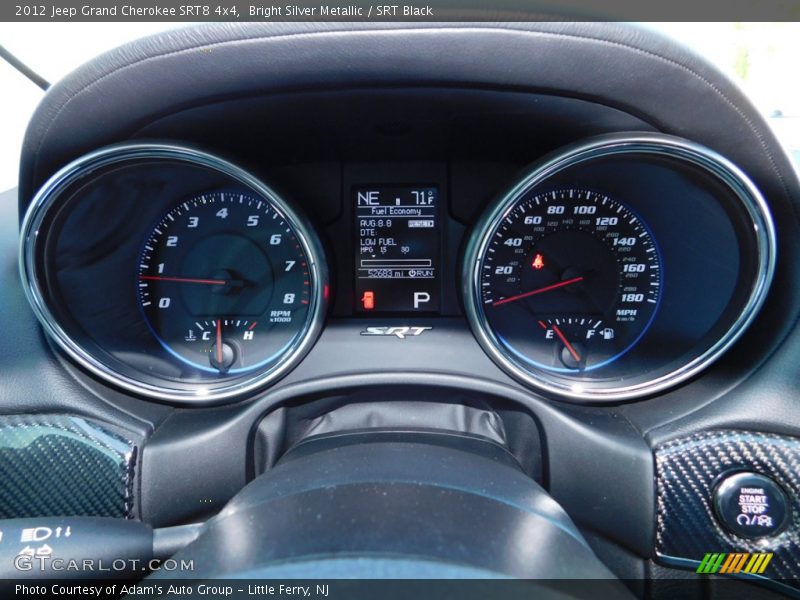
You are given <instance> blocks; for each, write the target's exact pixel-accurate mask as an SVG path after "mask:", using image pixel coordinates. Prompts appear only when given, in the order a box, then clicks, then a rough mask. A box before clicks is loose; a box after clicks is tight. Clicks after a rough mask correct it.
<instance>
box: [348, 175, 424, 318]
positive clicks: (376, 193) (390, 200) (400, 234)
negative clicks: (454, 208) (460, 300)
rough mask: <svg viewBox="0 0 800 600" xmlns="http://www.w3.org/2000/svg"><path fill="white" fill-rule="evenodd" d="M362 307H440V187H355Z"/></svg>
mask: <svg viewBox="0 0 800 600" xmlns="http://www.w3.org/2000/svg"><path fill="white" fill-rule="evenodd" d="M353 202H354V205H355V211H354V213H355V221H356V222H355V227H356V244H355V253H356V256H355V261H356V265H355V266H356V269H355V277H356V284H355V292H356V307H357V310H358V312H360V313H370V312H376V313H377V312H436V311H438V310H439V289H440V284H439V254H440V248H439V243H440V241H439V240H440V231H439V190H438V188H436V187H429V186H402V187H401V186H376V187H357V188H354V189H353Z"/></svg>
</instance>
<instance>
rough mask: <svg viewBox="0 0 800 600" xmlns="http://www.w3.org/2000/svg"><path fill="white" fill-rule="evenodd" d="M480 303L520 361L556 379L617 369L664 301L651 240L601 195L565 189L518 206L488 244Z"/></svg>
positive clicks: (615, 203)
mask: <svg viewBox="0 0 800 600" xmlns="http://www.w3.org/2000/svg"><path fill="white" fill-rule="evenodd" d="M487 249H488V251H487V253H486V255H485V259H484V261H483V265H482V268H481V296H482V300H483V304H484V306H485V311H486V319H487V321H488V323H489V326H490V327H492V329H493V330H494V331H495V333H496V335H497V337H498V339H499V340H500V342H501V343H502V344H503V345H504V346H505V347H506V348H507V350H508V351H509V352H511V353H513V354H514V355H516V356H518V357H519V359H520V360H522V361H524V362H525V363H528V364H530V365H532V366H535V367H540V368H543V369H547V370H551V371H561V372H570V371H574V372H580V371H589V370H593V369H598V368H601V367H604V366H606V365H609V364H610V363H612V362H613V361H615V360H616V359H618V358H619V357H620V356H622V355H623V354H624V353H625V352H627V351H628V350H630V349H631V348H632V347H633V346H634V345H635V344H636V343H637V342H638V341H639V339H640V338H641V337H642V336H643V335H644V334H645V333H646V331H647V328H648V327H649V325H650V323H651V322H652V320H653V317H654V316H655V313H656V310H657V308H658V303H659V299H660V297H661V281H662V278H661V268H662V267H661V260H660V256H659V252H658V247H657V245H656V242H655V240H654V239H653V236H652V234H651V233H650V231H649V230H648V228H647V227H646V225H645V224H644V223H642V221H641V219H639V218H638V217H637V216H636V215H635V214H634V213H633V212H632V211H631V210H630V209H629V208H628V207H626V206H625V205H624V204H622V203H621V202H619V201H618V200H616V199H613V198H611V197H609V196H608V195H606V194H603V193H601V192H597V191H590V190H585V189H577V188H561V189H556V190H550V191H547V192H544V193H539V194H535V195H533V196H531V197H529V198H526V199H525V200H524V201H522V202H520V203H519V204H516V205H515V206H514V207H513V208H512V209H511V210H510V211H509V212H508V214H507V215H506V216H505V218H504V219H503V220H502V221H501V222H500V224H499V225H498V227H497V228H496V230H495V231H494V232H493V234H492V237H491V240H490V241H489V244H488V247H487Z"/></svg>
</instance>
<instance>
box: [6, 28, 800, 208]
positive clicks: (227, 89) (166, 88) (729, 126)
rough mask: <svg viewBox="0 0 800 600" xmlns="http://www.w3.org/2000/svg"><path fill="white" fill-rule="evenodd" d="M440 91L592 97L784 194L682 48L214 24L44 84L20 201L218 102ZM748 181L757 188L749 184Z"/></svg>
mask: <svg viewBox="0 0 800 600" xmlns="http://www.w3.org/2000/svg"><path fill="white" fill-rule="evenodd" d="M359 85H362V86H363V85H374V86H393V85H449V86H453V85H455V86H471V87H476V86H486V87H495V88H504V87H505V88H514V89H531V90H539V91H551V92H554V93H559V94H564V95H571V96H576V97H583V98H588V99H593V100H595V101H598V102H601V103H605V104H608V105H611V106H614V107H617V108H620V109H623V110H627V111H629V112H632V113H635V114H637V115H639V116H640V117H643V118H645V120H648V121H650V122H652V123H654V124H656V125H657V126H658V127H659V128H661V129H662V130H664V131H666V132H669V133H673V134H677V135H684V136H687V137H690V138H692V139H694V140H696V141H699V142H701V143H704V144H706V145H709V146H711V147H712V148H714V149H715V150H717V151H719V152H721V153H723V154H725V155H727V156H728V157H729V158H731V159H732V160H734V162H737V163H739V165H740V166H742V167H743V168H744V169H745V170H746V171H747V172H748V173H749V174H750V175H751V177H753V178H755V179H756V180H757V183H761V184H765V183H768V182H769V180H770V179H771V178H775V179H776V180H777V181H779V182H780V184H781V192H782V193H784V194H787V195H788V194H790V193H791V192H792V190H793V185H792V183H789V182H790V181H791V182H794V181H795V176H794V173H793V171H792V169H791V166H790V164H789V163H788V161H787V158H786V156H785V155H784V153H783V151H782V150H781V148H780V146H779V144H778V143H777V142H776V140H775V138H774V136H773V135H772V133H771V132H770V131H769V128H768V126H767V125H766V124H765V122H764V121H763V119H762V118H761V117H760V116H759V114H758V112H757V111H756V110H755V109H754V108H753V106H752V105H751V104H750V102H749V100H747V99H746V98H745V96H744V95H743V94H742V93H741V91H740V90H739V89H738V88H737V87H736V86H735V85H733V84H732V83H731V82H729V81H728V80H727V79H726V78H725V77H724V76H722V75H721V74H720V73H719V72H718V71H716V70H715V69H714V68H713V67H711V66H709V65H708V64H707V63H705V62H704V61H703V60H702V59H700V58H699V57H697V56H695V55H694V54H692V53H691V52H690V51H688V50H687V49H685V48H683V47H681V46H679V45H677V44H675V43H674V42H672V41H670V40H669V39H667V38H665V37H663V36H661V35H660V34H656V33H654V32H651V31H649V30H647V29H645V28H642V27H636V26H631V25H627V24H609V23H570V22H563V23H512V24H495V23H472V24H469V23H448V24H436V23H430V24H419V23H415V24H400V25H398V24H389V23H385V24H384V23H382V24H372V23H367V24H365V23H350V24H348V23H241V24H231V23H216V24H206V25H200V26H192V27H188V28H185V29H179V30H175V31H171V32H167V33H163V34H159V35H156V36H152V37H149V38H145V39H143V40H140V41H137V42H134V43H132V44H128V45H126V46H123V47H121V48H118V49H116V50H113V51H111V52H109V53H107V54H105V55H102V56H100V57H98V58H97V59H95V60H93V61H92V62H90V63H88V64H86V65H84V66H83V67H81V68H80V69H78V70H77V71H75V72H74V73H73V74H71V75H69V76H68V77H66V78H65V79H63V80H62V81H60V82H58V83H57V84H56V85H54V86H53V87H52V88H51V90H50V91H49V92H48V94H47V95H46V97H45V99H44V100H43V102H42V103H41V105H40V106H39V108H38V109H37V111H36V113H35V115H34V118H33V120H32V122H31V124H30V127H29V129H28V132H27V135H26V140H25V144H24V147H23V160H22V167H21V174H20V191H21V202H22V203H23V205H25V204H27V202H28V201H29V200H30V198H31V196H32V194H33V192H34V191H35V189H36V188H38V187H39V186H40V185H41V184H42V183H43V182H44V180H45V179H46V178H47V177H49V175H51V174H52V173H53V171H54V170H55V169H57V168H58V167H59V166H62V165H63V164H65V163H66V162H68V161H69V160H71V159H73V158H75V157H77V156H78V155H80V154H82V153H84V152H86V151H88V150H90V149H92V148H96V147H98V146H100V145H104V144H107V143H111V142H113V141H118V140H120V139H124V138H125V137H126V136H127V135H130V133H131V132H132V131H135V130H136V129H138V128H139V127H141V126H143V125H144V124H146V123H147V122H148V121H150V120H152V119H154V118H157V117H158V116H163V115H165V114H168V113H170V112H174V111H176V110H181V109H182V108H185V107H187V106H190V105H198V104H202V103H203V102H208V101H211V100H214V99H219V98H221V97H230V96H240V95H248V94H256V93H267V92H271V91H285V90H290V89H307V88H330V89H335V88H342V87H348V86H359ZM759 180H760V181H759Z"/></svg>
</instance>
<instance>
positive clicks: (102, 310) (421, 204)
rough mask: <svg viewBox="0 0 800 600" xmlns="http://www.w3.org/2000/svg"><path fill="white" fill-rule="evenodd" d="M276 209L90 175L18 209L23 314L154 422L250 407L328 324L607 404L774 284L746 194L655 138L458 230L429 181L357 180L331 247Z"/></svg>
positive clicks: (178, 152)
mask: <svg viewBox="0 0 800 600" xmlns="http://www.w3.org/2000/svg"><path fill="white" fill-rule="evenodd" d="M276 190H277V187H275V186H273V185H271V183H270V182H268V181H262V179H261V178H260V177H257V176H255V175H253V174H252V172H249V171H247V170H244V169H242V168H241V167H240V166H237V165H235V164H233V163H231V162H229V161H227V160H224V159H222V158H220V157H218V156H216V155H214V154H211V153H208V152H204V151H201V150H198V149H195V148H191V147H184V146H179V145H173V144H166V143H130V144H123V145H117V146H111V147H108V148H105V149H102V150H99V151H96V152H93V153H91V154H90V155H87V156H84V157H82V158H80V159H78V160H77V161H75V162H73V163H71V164H70V165H68V166H67V167H65V168H64V169H62V170H61V171H60V172H58V173H57V174H55V175H54V176H53V177H52V178H51V179H50V180H49V181H48V182H47V183H46V184H45V185H44V186H43V188H42V189H41V190H40V191H39V192H38V194H37V195H36V197H35V199H34V201H33V202H32V203H31V206H30V208H29V210H28V213H27V215H26V217H25V221H24V223H23V231H22V238H21V239H22V242H21V249H20V262H21V270H22V276H23V279H24V281H25V283H26V292H27V294H28V299H29V301H30V302H31V305H32V306H33V308H34V310H35V312H36V314H37V316H38V318H39V319H40V321H41V322H42V324H43V326H44V328H45V330H46V331H47V332H48V334H49V335H50V336H51V337H52V339H53V340H54V341H55V342H56V343H57V344H58V345H59V346H60V347H61V348H62V349H63V350H64V351H65V352H66V353H67V354H68V355H69V356H70V357H71V358H72V359H73V360H74V361H76V362H78V363H79V364H80V365H81V366H82V367H84V368H85V369H87V370H88V371H90V372H91V373H93V374H94V375H95V376H97V377H99V378H101V379H103V380H105V381H106V382H108V383H110V384H112V385H115V386H117V387H121V388H123V389H125V390H127V391H128V392H132V393H134V394H137V395H142V396H145V397H149V398H152V399H157V400H161V401H168V402H177V403H189V404H200V403H209V402H221V401H233V400H237V399H241V398H244V397H246V396H247V395H248V394H251V393H253V392H255V391H259V390H263V389H266V388H267V387H268V386H270V385H271V384H273V383H274V382H276V381H277V380H278V379H280V378H281V377H282V376H283V375H285V374H286V373H287V372H288V371H290V370H291V369H292V368H294V367H295V366H296V365H297V364H298V363H299V362H300V361H301V360H303V358H304V357H305V356H306V354H307V353H308V351H309V350H310V349H311V348H312V346H313V345H314V344H315V342H316V341H317V338H318V336H319V334H320V332H321V331H322V330H323V327H324V325H325V322H326V319H329V318H339V319H362V320H365V321H366V326H367V329H366V330H367V331H368V330H369V329H370V327H371V328H373V329H374V328H376V327H379V326H383V325H385V323H383V322H382V321H380V319H384V318H390V319H400V320H403V319H406V320H409V319H412V318H415V317H416V316H422V317H425V318H431V319H436V318H437V317H441V316H445V315H446V316H451V317H452V316H459V317H461V318H466V320H467V321H468V322H469V325H470V327H471V328H472V331H473V333H474V335H475V338H476V340H477V341H478V343H479V344H480V345H481V346H482V348H483V350H484V351H485V353H486V355H487V357H488V359H491V360H492V361H494V362H495V363H496V364H497V365H498V366H499V367H500V368H501V369H503V370H504V371H505V372H506V373H507V374H508V375H509V376H511V377H512V378H514V379H515V380H517V381H518V382H519V383H521V384H523V385H525V386H527V387H529V388H530V389H531V390H532V391H534V392H538V393H543V394H545V395H548V396H551V397H553V398H557V399H564V400H575V401H582V402H610V401H613V402H617V401H622V400H628V399H632V398H638V397H642V396H646V395H651V394H654V393H656V392H658V391H660V390H664V389H666V388H668V387H671V386H674V385H677V384H679V383H680V382H681V381H684V380H685V379H687V378H689V377H692V376H693V375H695V374H697V373H698V372H700V371H701V370H702V369H704V368H705V367H707V366H708V365H709V364H710V363H711V362H713V361H714V360H716V359H717V358H718V357H719V356H720V355H721V354H722V353H723V352H724V351H725V350H726V349H727V348H729V347H730V346H731V345H732V344H733V343H734V342H735V341H736V339H737V338H738V337H739V336H740V335H741V333H742V332H743V331H744V330H745V328H746V327H747V326H748V325H749V324H750V322H751V321H752V320H753V318H754V317H755V315H756V314H757V312H758V310H759V308H760V306H761V304H762V303H763V301H764V298H765V295H766V293H767V290H768V288H769V284H770V282H771V278H772V272H773V270H774V262H775V234H774V228H773V225H772V220H771V217H770V213H769V210H768V208H767V205H766V203H765V201H764V199H763V198H762V197H761V195H760V193H759V192H758V190H757V189H756V188H755V187H754V186H753V184H752V183H751V182H750V181H749V180H748V178H747V177H746V175H744V174H743V173H742V172H741V171H739V170H738V169H737V168H736V167H735V166H734V165H733V164H731V163H730V162H728V161H727V160H726V159H725V158H723V157H722V156H719V155H718V154H716V153H714V152H712V151H711V150H708V149H706V148H703V147H701V146H698V145H696V144H693V143H691V142H689V141H687V140H682V139H679V138H674V137H669V136H662V135H656V134H640V135H635V136H624V135H610V136H603V137H598V138H593V139H590V140H586V141H584V142H581V143H579V144H576V145H573V146H570V147H567V148H563V149H561V150H559V151H557V152H555V153H553V154H551V155H548V156H545V157H542V158H541V160H540V161H538V162H537V163H536V164H534V165H532V166H530V167H528V168H527V169H525V170H524V171H523V172H522V173H521V174H520V175H519V176H518V177H517V178H516V179H515V180H513V181H509V182H508V184H507V187H506V189H505V191H502V190H499V191H498V192H497V193H496V195H495V197H494V198H493V199H492V200H491V201H488V202H487V203H486V205H485V206H484V207H483V208H482V211H483V212H482V215H481V216H480V217H479V218H478V219H477V220H475V221H474V222H470V223H466V224H465V225H466V226H467V227H466V230H464V227H459V223H458V220H457V219H455V218H454V217H453V214H452V213H453V211H452V208H453V206H455V205H457V204H458V203H459V198H457V197H453V196H451V195H450V193H449V189H448V176H447V168H446V165H445V166H442V167H441V168H440V167H431V168H427V169H425V168H423V169H416V170H411V171H408V172H403V171H398V170H397V169H394V170H393V169H392V168H388V169H386V168H382V169H376V170H375V171H374V172H371V171H370V169H369V168H368V167H364V166H361V167H360V168H358V169H355V170H353V171H352V172H350V174H349V175H348V176H346V177H345V178H344V179H343V185H342V190H333V191H331V194H332V195H334V194H341V196H340V200H341V206H342V210H341V213H340V214H339V215H338V217H337V220H336V223H335V225H334V226H333V227H328V228H325V227H321V226H320V225H319V223H318V222H317V221H316V218H315V217H316V215H315V214H313V210H311V211H309V210H308V205H307V204H306V203H305V202H304V201H303V198H297V197H290V195H289V194H285V193H283V192H278V191H276ZM329 265H330V267H329ZM331 306H334V307H338V308H334V309H333V310H331ZM402 325H403V326H410V325H415V323H411V322H410V321H409V322H408V323H405V322H404V323H402ZM371 339H373V338H370V336H365V337H364V342H365V343H369V341H370V340H371ZM342 360H346V357H344V356H343V357H342ZM431 367H432V368H434V369H440V370H446V369H447V365H446V364H442V365H432V366H431ZM387 368H388V366H387Z"/></svg>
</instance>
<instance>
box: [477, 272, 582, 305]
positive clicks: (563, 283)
mask: <svg viewBox="0 0 800 600" xmlns="http://www.w3.org/2000/svg"><path fill="white" fill-rule="evenodd" d="M579 281H583V276H581V277H573V278H572V279H567V280H565V281H560V282H558V283H554V284H552V285H546V286H544V287H540V288H539V289H536V290H532V291H530V292H525V293H524V294H518V295H516V296H509V297H508V298H503V299H502V300H497V301H495V302H492V306H500V305H501V304H505V303H507V302H514V300H521V299H522V298H528V297H529V296H535V295H536V294H543V293H544V292H549V291H550V290H557V289H558V288H562V287H564V286H567V285H572V284H573V283H578V282H579Z"/></svg>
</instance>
